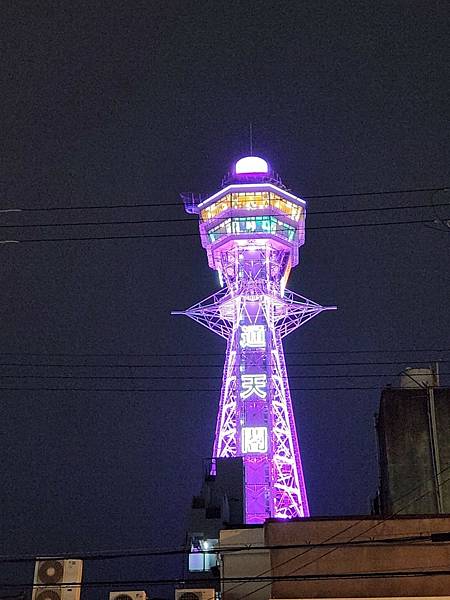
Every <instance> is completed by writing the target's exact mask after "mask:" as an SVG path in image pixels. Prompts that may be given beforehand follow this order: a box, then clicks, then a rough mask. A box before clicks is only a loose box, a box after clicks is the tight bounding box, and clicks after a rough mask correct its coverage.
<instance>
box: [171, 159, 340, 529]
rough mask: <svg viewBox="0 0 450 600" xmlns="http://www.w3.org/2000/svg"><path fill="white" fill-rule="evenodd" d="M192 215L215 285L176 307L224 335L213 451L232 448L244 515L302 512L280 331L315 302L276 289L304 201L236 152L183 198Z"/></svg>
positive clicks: (290, 258)
mask: <svg viewBox="0 0 450 600" xmlns="http://www.w3.org/2000/svg"><path fill="white" fill-rule="evenodd" d="M183 200H184V203H185V208H186V211H187V212H188V213H195V214H198V215H199V217H200V235H201V241H202V245H203V247H204V248H205V249H206V252H207V255H208V263H209V266H210V267H211V268H212V269H215V270H216V271H217V272H218V274H219V279H220V281H221V283H222V285H223V287H222V289H221V290H219V291H218V292H216V293H215V294H213V295H212V296H209V297H208V298H206V299H205V300H202V301H201V302H199V303H198V304H195V305H194V306H192V307H191V308H189V309H188V310H186V311H184V312H181V313H179V312H178V313H175V314H185V315H187V316H189V317H191V319H194V320H195V321H198V322H199V323H201V324H202V325H204V326H205V327H207V328H208V329H211V330H212V331H214V332H215V333H217V334H218V335H220V336H222V337H223V338H225V339H226V340H227V351H226V359H225V367H224V372H223V381H222V391H221V396H220V404H219V413H218V417H217V426H216V435H215V440H214V449H213V457H232V456H242V457H243V463H244V478H245V480H244V491H245V498H244V503H245V522H246V523H262V522H264V521H265V519H267V518H269V517H277V518H287V519H288V518H292V517H306V516H308V515H309V509H308V500H307V496H306V488H305V482H304V478H303V471H302V463H301V459H300V450H299V446H298V440H297V434H296V430H295V421H294V415H293V411H292V401H291V396H290V391H289V383H288V377H287V372H286V365H285V360H284V353H283V346H282V339H283V338H284V337H285V336H286V335H288V334H289V333H291V332H292V331H294V330H295V329H297V327H300V325H303V324H304V323H306V321H309V320H310V319H312V318H313V317H315V316H316V315H317V314H318V313H320V312H321V311H323V310H330V309H333V308H335V307H323V306H320V305H319V304H316V303H315V302H312V301H311V300H308V299H307V298H304V297H303V296H299V295H298V294H295V293H294V292H291V291H289V290H287V289H286V287H285V286H286V282H287V280H288V277H289V273H290V270H291V268H292V267H295V266H296V265H297V263H298V249H299V247H300V246H302V245H303V243H304V240H305V216H306V202H305V201H304V200H302V199H301V198H298V197H297V196H294V195H293V194H291V193H290V192H288V191H287V190H286V188H285V187H284V185H283V184H282V183H281V181H280V180H279V178H277V177H276V176H275V175H274V173H273V172H272V171H271V170H270V168H269V165H268V164H267V162H266V161H265V160H263V159H262V158H259V157H256V156H249V157H246V158H242V159H241V160H239V161H238V162H237V163H236V164H235V165H234V168H233V171H232V173H231V174H230V175H228V176H227V177H226V178H225V179H224V181H223V183H222V189H221V190H220V191H219V192H217V193H216V194H213V195H212V196H209V197H208V198H201V197H198V196H193V195H190V196H183Z"/></svg>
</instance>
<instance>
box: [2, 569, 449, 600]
mask: <svg viewBox="0 0 450 600" xmlns="http://www.w3.org/2000/svg"><path fill="white" fill-rule="evenodd" d="M439 566H440V565H439ZM442 566H446V565H442ZM433 576H441V577H442V576H450V570H448V569H438V570H433V568H432V569H428V570H424V569H416V570H409V571H408V570H404V571H399V570H391V571H389V570H385V571H362V572H351V573H349V572H346V573H314V574H308V575H276V576H274V575H270V576H247V577H244V576H241V577H222V578H220V579H219V582H228V581H229V582H234V583H236V582H241V583H240V585H243V584H244V583H249V582H251V583H255V582H259V581H268V582H269V583H268V584H267V585H270V584H271V583H272V582H274V581H320V580H326V581H327V580H333V579H376V578H386V577H433ZM211 579H214V578H213V577H211ZM205 581H207V580H205V578H204V577H203V578H174V579H168V578H167V579H119V580H111V579H108V580H99V581H84V582H83V583H79V582H76V581H75V582H67V583H58V584H57V587H63V588H64V587H70V588H96V587H97V588H99V587H110V586H117V587H123V586H129V585H133V586H134V585H136V586H141V585H144V586H149V585H173V584H184V585H188V584H191V585H192V584H203V585H204V584H205ZM29 586H30V584H29V583H12V582H11V583H8V582H0V589H3V588H11V589H15V588H23V587H29ZM41 587H42V586H41ZM236 587H238V586H236ZM263 587H266V586H263ZM258 589H262V588H258ZM256 591H258V590H254V591H253V592H250V593H249V594H246V595H244V596H241V597H240V599H241V600H242V599H243V598H246V597H247V596H249V595H251V594H252V593H255V592H256Z"/></svg>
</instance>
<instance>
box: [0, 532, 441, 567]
mask: <svg viewBox="0 0 450 600" xmlns="http://www.w3.org/2000/svg"><path fill="white" fill-rule="evenodd" d="M432 535H433V536H434V535H436V533H433V534H427V535H410V536H400V537H387V538H380V539H376V540H373V539H368V540H353V541H344V542H330V543H327V544H324V543H304V544H272V545H254V546H252V545H245V546H242V545H240V546H215V547H214V548H211V549H209V550H198V551H196V554H199V555H200V554H227V553H240V552H245V553H247V552H252V551H254V552H260V551H261V550H291V549H297V548H314V547H317V548H323V547H326V546H328V547H348V546H350V547H351V546H355V547H357V546H381V547H382V546H397V545H400V546H405V545H407V546H410V545H411V544H414V547H417V546H427V547H429V546H430V543H432V542H433V539H432ZM438 535H445V536H446V535H449V536H450V534H449V533H448V532H441V533H439V534H438ZM449 542H450V540H446V541H444V542H441V541H439V542H435V543H438V544H439V545H441V546H442V545H443V546H446V545H448V544H449ZM191 553H192V551H191V550H190V549H186V548H175V549H167V550H159V549H148V548H143V549H140V550H139V549H135V550H128V551H127V550H121V551H117V552H114V551H96V552H87V553H86V552H64V554H61V553H59V554H58V553H57V554H54V555H47V554H46V555H45V556H41V555H39V556H38V557H36V555H34V554H33V555H30V554H29V555H15V556H13V555H3V556H0V564H4V563H27V562H35V561H36V560H44V559H53V560H66V559H77V560H84V561H88V560H93V561H103V560H116V559H123V558H139V557H151V556H172V555H174V556H178V555H184V556H188V555H189V554H191Z"/></svg>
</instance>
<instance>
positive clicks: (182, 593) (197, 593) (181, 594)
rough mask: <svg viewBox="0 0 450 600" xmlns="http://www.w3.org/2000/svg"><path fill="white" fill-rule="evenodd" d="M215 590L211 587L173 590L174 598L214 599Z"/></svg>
mask: <svg viewBox="0 0 450 600" xmlns="http://www.w3.org/2000/svg"><path fill="white" fill-rule="evenodd" d="M215 598H216V591H215V590H214V589H213V588H204V589H198V590H188V589H183V590H175V600H215Z"/></svg>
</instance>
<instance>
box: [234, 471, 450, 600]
mask: <svg viewBox="0 0 450 600" xmlns="http://www.w3.org/2000/svg"><path fill="white" fill-rule="evenodd" d="M449 469H450V464H449V465H447V466H446V467H444V468H443V469H442V470H441V471H440V472H439V473H438V475H442V474H443V473H445V472H446V471H448V470H449ZM449 481H450V477H449V478H447V479H446V480H444V481H441V482H440V484H439V486H442V485H444V484H445V483H447V482H449ZM421 487H422V484H418V485H417V486H415V487H414V488H413V489H412V490H410V491H408V492H406V493H404V494H402V495H401V496H400V497H399V498H398V499H397V500H396V501H397V502H400V501H401V500H403V499H404V498H407V497H408V496H410V495H411V494H412V493H414V491H415V490H418V489H420V488H421ZM429 493H430V490H427V491H425V492H424V493H423V494H421V495H420V496H419V497H415V498H413V499H412V500H409V501H408V502H407V503H406V504H404V505H403V506H401V507H400V508H399V509H398V510H396V511H395V512H394V513H392V514H391V515H389V516H387V517H386V518H384V519H381V520H380V521H377V522H376V523H374V524H373V525H371V526H370V527H368V528H366V529H364V531H362V532H359V533H357V534H356V535H354V536H353V537H352V538H350V540H348V541H354V540H355V539H357V538H358V537H360V536H362V535H364V534H366V533H368V532H369V531H372V530H373V529H375V528H376V527H378V526H379V525H381V524H382V523H385V522H386V521H389V520H390V519H392V518H394V517H395V516H397V515H398V514H400V513H401V512H403V511H404V510H405V509H406V508H407V507H408V506H409V505H410V504H412V503H413V502H416V501H418V500H420V499H422V498H423V497H424V496H426V495H428V494H429ZM363 522H364V519H360V520H359V521H357V522H356V523H352V524H350V525H349V526H347V527H344V529H342V530H341V531H338V532H337V533H334V534H333V535H331V536H330V537H328V538H327V539H325V540H324V542H329V541H331V540H332V539H334V538H336V537H338V536H340V535H342V534H343V533H346V532H347V531H349V530H350V529H352V528H353V527H355V526H356V525H361V523H363ZM336 550H337V548H331V549H330V550H328V551H327V552H325V553H324V554H322V555H321V556H319V557H316V558H313V559H312V560H310V561H309V562H307V563H304V564H303V565H301V566H300V567H298V568H296V569H294V571H291V573H293V572H296V571H299V570H301V569H304V568H305V567H309V566H310V565H312V564H314V563H316V562H318V561H319V560H321V559H322V558H324V557H325V556H328V555H329V554H332V553H333V552H335V551H336ZM308 552H310V550H309V549H307V550H305V552H300V553H299V554H296V555H294V556H293V557H291V558H288V559H287V560H285V561H283V562H282V563H280V564H278V565H276V566H275V567H274V566H273V565H272V566H271V568H270V571H271V570H272V569H273V568H275V569H278V568H279V567H282V566H285V565H287V564H288V563H290V562H292V561H293V560H295V559H296V558H300V557H301V556H303V555H305V554H307V553H308ZM268 572H269V571H267V570H266V571H264V572H263V573H261V575H265V574H266V573H268ZM240 585H242V584H239V585H237V586H234V587H233V588H231V589H230V590H227V591H228V592H230V591H232V590H234V589H236V588H237V587H240ZM268 585H270V583H269V584H266V585H263V586H261V587H259V588H257V589H256V590H252V591H251V592H249V593H247V594H245V595H244V596H241V599H240V600H243V599H244V598H247V597H248V596H251V595H253V594H254V593H255V592H259V591H261V590H262V589H264V588H266V587H268Z"/></svg>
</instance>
